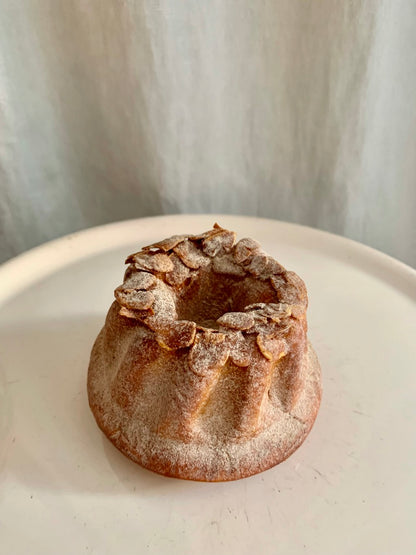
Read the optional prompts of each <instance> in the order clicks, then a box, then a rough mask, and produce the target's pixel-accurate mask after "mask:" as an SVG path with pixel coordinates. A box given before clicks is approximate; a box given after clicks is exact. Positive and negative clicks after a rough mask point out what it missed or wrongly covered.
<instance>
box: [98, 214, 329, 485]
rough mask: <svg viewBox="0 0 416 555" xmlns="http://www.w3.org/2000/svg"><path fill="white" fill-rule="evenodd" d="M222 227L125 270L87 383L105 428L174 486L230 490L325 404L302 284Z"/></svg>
mask: <svg viewBox="0 0 416 555" xmlns="http://www.w3.org/2000/svg"><path fill="white" fill-rule="evenodd" d="M234 243H235V234H234V233H233V232H230V231H228V230H225V229H223V228H221V227H220V226H218V224H216V225H215V226H214V228H213V230H211V231H208V232H205V233H203V234H201V235H198V236H186V235H181V236H174V237H171V238H168V239H165V240H163V241H160V242H158V243H155V244H153V245H150V246H148V247H145V248H144V249H142V251H140V252H138V253H135V254H133V255H131V256H129V257H128V258H127V261H126V262H127V263H129V264H130V266H129V271H128V272H126V279H125V282H124V284H123V285H121V286H120V287H118V288H117V289H116V291H115V297H116V302H114V303H113V305H112V307H111V308H110V311H109V313H108V316H107V320H106V324H105V326H104V328H103V330H102V331H101V333H100V335H99V336H98V338H97V341H96V343H95V345H94V348H93V351H92V354H91V361H90V367H89V375H88V394H89V402H90V406H91V409H92V411H93V413H94V416H95V418H96V420H97V423H98V425H99V426H100V428H101V429H102V430H103V432H104V433H105V434H106V435H107V437H109V438H110V439H111V441H112V442H113V443H114V444H115V445H116V446H117V447H118V448H119V449H120V450H121V451H122V452H123V453H125V454H126V455H127V456H129V457H130V458H132V459H133V460H135V461H136V462H138V463H139V464H141V465H142V466H144V467H146V468H149V469H150V470H154V471H155V472H159V473H161V474H164V475H167V476H175V477H179V478H185V479H194V480H202V481H221V480H233V479H237V478H242V477H244V476H249V475H251V474H255V473H256V472H260V471H262V470H265V469H266V468H270V467H271V466H273V465H275V464H278V463H279V462H281V461H282V460H284V459H285V458H287V457H288V456H289V455H290V453H292V452H293V451H294V450H295V449H296V448H297V447H298V446H299V445H300V444H301V443H302V441H303V440H304V439H305V437H306V435H307V434H308V432H309V430H310V428H311V426H312V424H313V421H314V419H315V417H316V413H317V410H318V407H319V402H320V395H321V389H320V372H319V364H318V362H317V359H316V356H315V355H314V353H313V351H312V348H311V347H310V346H309V347H308V342H307V337H306V329H307V324H306V308H307V293H306V288H305V285H304V283H303V281H302V280H301V279H300V278H299V277H298V276H297V275H296V274H295V273H294V272H287V271H286V270H285V269H284V268H283V267H282V266H281V265H280V264H278V263H277V262H276V261H275V260H273V259H272V258H271V257H269V256H268V255H266V254H265V253H264V252H263V251H262V250H261V248H260V246H259V245H258V243H256V242H255V241H253V240H252V239H242V240H241V241H239V242H238V243H237V244H236V245H235V244H234Z"/></svg>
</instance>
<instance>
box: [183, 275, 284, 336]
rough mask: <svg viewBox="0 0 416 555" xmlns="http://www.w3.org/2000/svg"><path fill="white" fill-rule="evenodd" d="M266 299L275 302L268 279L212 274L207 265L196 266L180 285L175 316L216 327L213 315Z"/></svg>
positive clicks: (238, 310)
mask: <svg viewBox="0 0 416 555" xmlns="http://www.w3.org/2000/svg"><path fill="white" fill-rule="evenodd" d="M270 302H276V293H275V291H274V289H273V287H272V286H271V284H270V283H269V282H268V281H261V280H260V279H256V278H254V277H252V276H247V277H236V276H230V275H224V274H216V273H214V272H213V271H211V268H210V267H208V268H203V269H200V270H199V272H198V273H197V274H195V275H194V276H193V278H192V279H191V281H190V283H189V284H187V285H186V287H185V288H184V289H183V291H182V293H181V295H180V296H179V297H178V299H177V302H176V311H177V314H178V320H191V321H193V322H195V323H196V324H198V325H200V326H204V327H207V328H214V329H217V328H218V324H217V322H216V321H217V319H218V318H220V316H222V315H223V314H225V313H226V312H242V311H243V310H244V308H245V307H246V306H247V305H250V304H254V303H270Z"/></svg>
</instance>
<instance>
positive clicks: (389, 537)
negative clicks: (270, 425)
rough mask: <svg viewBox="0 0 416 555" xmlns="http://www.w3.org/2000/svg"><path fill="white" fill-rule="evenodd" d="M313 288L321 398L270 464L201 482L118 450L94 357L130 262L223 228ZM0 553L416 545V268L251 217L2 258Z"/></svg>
mask: <svg viewBox="0 0 416 555" xmlns="http://www.w3.org/2000/svg"><path fill="white" fill-rule="evenodd" d="M216 220H217V221H219V223H220V224H221V225H223V226H225V227H228V228H230V229H234V230H235V231H237V232H238V235H239V237H242V236H251V237H254V238H256V239H257V240H259V241H260V242H261V243H262V245H263V246H264V248H265V250H267V251H268V252H269V253H270V254H272V255H274V256H275V257H277V258H278V260H280V261H281V262H282V263H283V264H284V265H285V266H286V267H287V268H289V269H293V270H295V271H296V272H298V273H299V274H300V275H301V276H302V277H303V278H304V280H305V281H306V284H307V286H308V290H309V296H310V309H309V328H310V332H309V335H310V338H311V340H312V342H313V345H314V347H315V349H316V351H317V353H318V356H319V358H320V361H321V366H322V372H323V390H324V395H323V400H322V406H321V409H320V412H319V415H318V418H317V421H316V423H315V426H314V428H313V429H312V432H311V434H310V436H309V437H308V439H307V440H306V442H305V443H304V445H303V446H302V447H301V448H300V449H299V450H298V451H297V452H296V453H295V454H294V455H292V457H290V458H289V460H287V461H286V462H284V463H282V464H281V465H280V466H277V467H275V468H273V469H271V470H269V471H267V472H264V473H262V474H259V475H257V476H254V477H251V478H248V479H245V480H240V481H237V482H229V483H218V484H204V483H195V482H185V481H181V480H175V479H169V478H164V477H162V476H158V475H156V474H153V473H151V472H148V471H146V470H143V469H142V468H140V467H139V466H137V465H135V464H134V463H132V462H131V461H129V460H128V459H127V458H125V457H124V456H123V455H121V454H120V453H119V452H118V451H117V450H116V449H115V448H114V447H113V446H112V445H111V444H110V443H109V442H108V441H107V439H106V438H105V437H103V435H102V434H101V432H100V431H99V430H98V428H97V426H96V424H95V422H94V419H93V417H92V415H91V413H90V411H89V408H88V403H87V395H86V374H87V365H88V359H89V352H90V349H91V346H92V343H93V340H94V338H95V336H96V335H97V333H98V331H99V329H100V327H101V325H102V324H103V320H104V316H105V313H106V311H107V309H108V307H109V305H110V302H111V300H112V291H113V289H114V288H115V287H116V286H117V285H118V284H119V283H120V282H121V281H122V275H123V271H124V267H123V262H124V258H125V255H127V254H129V253H130V252H133V251H135V250H137V249H138V248H139V247H140V246H142V245H144V244H148V243H150V242H153V241H155V240H156V239H160V238H163V237H165V236H168V235H172V234H175V233H184V232H185V233H188V232H189V233H196V232H199V231H202V230H205V229H208V228H209V227H211V225H212V224H213V222H214V221H216ZM0 303H1V309H0V349H1V360H0V365H1V367H0V378H1V379H0V384H1V387H0V472H1V474H0V552H1V553H5V554H9V553H13V554H25V555H26V554H28V553H31V554H33V553H39V554H42V555H44V554H56V553H91V552H93V553H109V554H110V553H114V554H116V553H117V554H120V553H122V554H125V553H177V554H181V555H182V554H216V555H217V554H227V555H228V554H231V553H243V554H244V553H261V554H276V553H285V554H286V553H319V554H331V555H332V554H335V553H337V554H339V555H340V554H343V553H354V554H357V553H365V554H377V555H380V554H383V553H386V554H393V553H394V554H411V553H416V535H415V515H416V501H415V498H416V497H415V496H416V470H415V469H416V466H415V460H416V441H415V435H416V431H415V430H416V411H415V399H416V363H415V361H416V272H415V271H414V270H412V269H411V268H409V267H407V266H405V265H403V264H401V263H400V262H397V261H395V260H393V259H392V258H389V257H387V256H385V255H383V254H381V253H379V252H376V251H374V250H372V249H369V248H367V247H363V246H361V245H359V244H357V243H354V242H352V241H348V240H346V239H342V238H340V237H336V236H334V235H329V234H327V233H323V232H320V231H315V230H312V229H308V228H305V227H300V226H295V225H290V224H286V223H280V222H276V221H270V220H262V219H256V218H246V217H236V216H213V215H210V216H166V217H160V218H148V219H142V220H135V221H128V222H123V223H117V224H113V225H108V226H104V227H100V228H96V229H91V230H88V231H85V232H81V233H78V234H75V235H71V236H68V237H65V238H63V239H60V240H58V241H54V242H52V243H49V244H46V245H44V246H42V247H39V248H37V249H34V250H32V251H30V252H28V253H26V254H24V255H22V256H20V257H18V258H16V259H15V260H12V261H11V262H9V263H7V264H5V265H4V266H3V267H2V268H1V269H0Z"/></svg>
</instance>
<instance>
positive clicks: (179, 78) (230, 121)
mask: <svg viewBox="0 0 416 555" xmlns="http://www.w3.org/2000/svg"><path fill="white" fill-rule="evenodd" d="M176 212H231V213H242V214H253V215H260V216H266V217H271V218H279V219H284V220H289V221H294V222H299V223H303V224H307V225H311V226H315V227H319V228H322V229H327V230H330V231H333V232H335V233H340V234H344V235H346V236H348V237H352V238H354V239H357V240H359V241H362V242H364V243H367V244H369V245H372V246H375V247H376V248H379V249H381V250H383V251H385V252H387V253H389V254H392V255H393V256H396V257H398V258H400V259H401V260H404V261H406V262H407V263H410V264H412V265H414V266H416V224H415V214H416V2H414V1H413V0H394V1H393V0H391V1H387V0H376V1H373V0H368V1H348V2H347V1H345V2H339V1H335V0H333V1H329V0H314V1H312V0H309V1H307V0H258V1H256V2H253V1H252V0H239V1H237V0H212V1H206V2H202V1H200V0H194V1H177V0H170V1H156V0H153V1H150V0H148V1H144V0H142V1H140V0H24V1H17V0H0V257H1V259H3V260H4V259H6V258H8V257H10V256H13V255H15V254H16V253H18V252H21V251H23V250H25V249H27V248H29V247H31V246H34V245H36V244H39V243H41V242H43V241H45V240H47V239H50V238H53V237H57V236H59V235H62V234H65V233H67V232H70V231H74V230H77V229H81V228H84V227H89V226H93V225H97V224H100V223H104V222H108V221H114V220H119V219H124V218H132V217H137V216H145V215H152V214H161V213H176Z"/></svg>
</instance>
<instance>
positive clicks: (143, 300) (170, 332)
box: [114, 223, 308, 358]
mask: <svg viewBox="0 0 416 555" xmlns="http://www.w3.org/2000/svg"><path fill="white" fill-rule="evenodd" d="M126 263H127V264H129V266H128V268H127V270H126V273H125V279H124V283H123V284H122V285H120V286H119V287H117V289H116V290H115V292H114V293H115V298H116V300H117V302H118V304H119V305H120V311H119V313H120V315H121V316H123V317H127V318H130V319H133V320H138V321H140V322H142V323H143V324H144V325H146V326H147V327H148V328H150V329H151V330H153V331H154V332H155V333H156V337H157V340H158V342H159V344H160V345H161V346H162V347H164V348H166V349H169V350H174V349H178V348H187V347H190V346H192V345H193V344H194V343H195V342H197V341H200V340H202V337H200V336H201V334H204V337H205V338H207V337H208V338H209V339H210V342H222V341H224V340H225V339H226V338H227V337H229V338H230V339H231V337H232V338H233V340H234V342H235V340H236V339H238V337H237V336H241V335H247V334H257V338H256V341H257V345H258V347H259V349H260V351H261V353H262V354H263V355H264V356H265V357H266V358H271V357H272V353H271V351H270V347H269V345H271V340H276V339H279V338H283V337H284V335H285V334H286V332H287V330H288V329H289V328H290V326H291V324H292V323H293V321H294V320H299V319H304V318H305V313H306V308H307V304H308V297H307V292H306V287H305V285H304V283H303V281H302V280H301V279H300V278H299V277H298V276H297V274H295V273H294V272H290V271H287V270H286V269H285V268H284V267H283V266H281V265H280V264H279V263H278V262H277V261H276V260H275V259H274V258H272V257H271V256H269V255H268V254H266V253H265V252H264V251H263V250H262V248H261V247H260V245H259V243H258V242H257V241H254V240H253V239H249V238H243V239H241V240H240V241H238V242H237V243H236V234H235V233H234V232H233V231H229V230H227V229H224V228H222V227H221V226H219V225H218V224H217V223H215V224H214V226H213V229H211V230H209V231H206V232H204V233H201V234H199V235H174V236H172V237H168V238H167V239H164V240H162V241H159V242H157V243H153V244H151V245H148V246H146V247H144V248H143V249H142V250H141V251H139V252H136V253H133V254H131V255H130V256H128V258H127V259H126ZM208 266H210V268H211V269H212V271H213V272H214V273H215V274H218V279H221V274H228V275H234V276H239V277H245V276H251V277H254V278H255V279H256V280H260V281H268V282H269V283H270V285H271V286H272V288H273V290H274V291H275V293H276V302H270V303H256V304H251V305H248V306H246V307H245V308H244V310H243V311H241V312H227V313H225V314H223V315H222V316H221V317H220V318H218V320H217V323H218V326H219V329H210V328H204V327H203V326H199V325H197V324H196V323H195V322H193V321H189V320H178V318H177V314H176V310H175V297H176V296H177V294H178V293H179V291H180V290H181V288H182V287H184V284H186V282H187V280H188V278H190V277H191V276H193V275H195V274H196V273H198V272H199V271H200V270H201V268H205V267H208Z"/></svg>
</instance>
